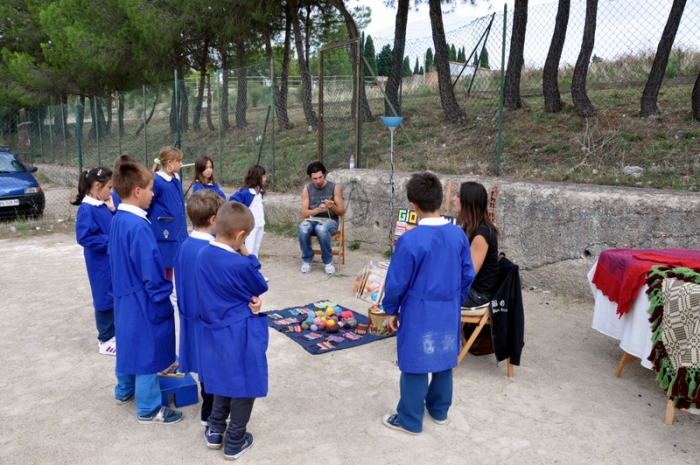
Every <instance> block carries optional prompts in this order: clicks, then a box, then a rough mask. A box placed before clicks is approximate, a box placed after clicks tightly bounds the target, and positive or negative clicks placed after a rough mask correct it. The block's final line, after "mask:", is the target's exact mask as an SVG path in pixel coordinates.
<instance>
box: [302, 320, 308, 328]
mask: <svg viewBox="0 0 700 465" xmlns="http://www.w3.org/2000/svg"><path fill="white" fill-rule="evenodd" d="M301 329H309V325H308V323H306V321H305V322H303V323H302V324H301Z"/></svg>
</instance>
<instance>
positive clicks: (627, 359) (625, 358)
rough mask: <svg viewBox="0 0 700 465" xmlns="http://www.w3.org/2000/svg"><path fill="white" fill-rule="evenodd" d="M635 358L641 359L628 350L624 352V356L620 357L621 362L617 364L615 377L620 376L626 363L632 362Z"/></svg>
mask: <svg viewBox="0 0 700 465" xmlns="http://www.w3.org/2000/svg"><path fill="white" fill-rule="evenodd" d="M635 360H639V359H638V358H637V357H635V356H634V355H630V354H628V353H627V352H623V353H622V358H621V359H620V364H619V365H618V366H617V371H616V372H615V378H619V377H620V375H621V374H622V369H623V368H625V365H627V364H628V363H630V362H634V361H635Z"/></svg>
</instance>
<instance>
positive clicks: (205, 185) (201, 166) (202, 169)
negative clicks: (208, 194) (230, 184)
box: [187, 155, 226, 200]
mask: <svg viewBox="0 0 700 465" xmlns="http://www.w3.org/2000/svg"><path fill="white" fill-rule="evenodd" d="M190 188H191V189H192V193H193V194H194V193H195V192H197V191H199V190H202V189H209V190H212V191H214V192H216V193H217V194H219V195H220V196H221V198H222V199H224V200H226V194H224V191H222V190H221V188H220V187H219V185H218V184H217V183H216V181H215V180H214V162H213V161H212V159H211V158H209V157H207V156H206V155H200V156H199V157H197V159H196V160H195V161H194V179H193V180H192V184H191V185H190ZM187 190H188V191H189V190H190V189H189V188H188V189H187Z"/></svg>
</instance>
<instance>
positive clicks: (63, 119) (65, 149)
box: [61, 102, 77, 165]
mask: <svg viewBox="0 0 700 465" xmlns="http://www.w3.org/2000/svg"><path fill="white" fill-rule="evenodd" d="M66 124H68V118H67V117H66V114H65V109H64V108H63V102H61V127H62V128H63V158H64V160H65V162H66V165H67V164H68V147H67V146H66ZM76 125H77V121H76Z"/></svg>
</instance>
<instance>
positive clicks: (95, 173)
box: [71, 166, 112, 205]
mask: <svg viewBox="0 0 700 465" xmlns="http://www.w3.org/2000/svg"><path fill="white" fill-rule="evenodd" d="M110 179H112V170H110V169H109V168H104V167H102V166H98V167H97V168H93V169H91V170H84V171H83V172H82V173H80V177H79V178H78V195H77V196H75V200H73V201H72V202H71V205H80V204H81V203H82V202H83V199H84V198H85V196H86V195H87V194H88V192H90V188H91V187H92V185H93V184H94V183H95V182H99V183H100V186H104V185H105V184H107V181H109V180H110Z"/></svg>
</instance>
